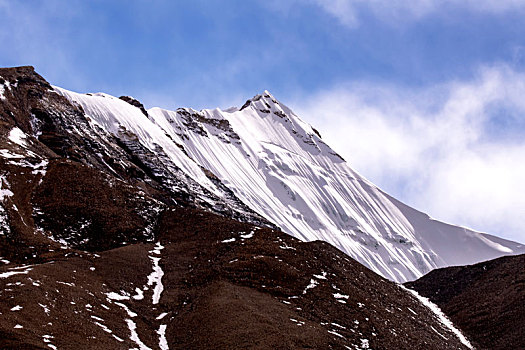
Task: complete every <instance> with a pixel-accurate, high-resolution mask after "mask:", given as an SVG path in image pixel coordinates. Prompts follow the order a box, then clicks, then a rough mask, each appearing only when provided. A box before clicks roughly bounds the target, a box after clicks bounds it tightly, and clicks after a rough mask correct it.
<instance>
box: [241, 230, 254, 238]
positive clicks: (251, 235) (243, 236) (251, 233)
mask: <svg viewBox="0 0 525 350" xmlns="http://www.w3.org/2000/svg"><path fill="white" fill-rule="evenodd" d="M254 233H255V232H253V231H251V232H250V233H248V234H245V235H241V238H244V239H248V238H252V237H253V234H254Z"/></svg>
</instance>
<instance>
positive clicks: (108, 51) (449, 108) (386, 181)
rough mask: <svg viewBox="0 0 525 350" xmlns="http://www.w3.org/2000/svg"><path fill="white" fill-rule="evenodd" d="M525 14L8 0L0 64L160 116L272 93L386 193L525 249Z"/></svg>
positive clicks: (347, 1) (305, 1)
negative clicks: (131, 99) (129, 101)
mask: <svg viewBox="0 0 525 350" xmlns="http://www.w3.org/2000/svg"><path fill="white" fill-rule="evenodd" d="M524 15H525V0H524V1H521V0H499V1H489V0H477V1H474V0H463V1H459V0H421V1H418V2H417V3H415V4H414V2H413V1H408V0H397V1H386V0H368V1H364V0H280V1H277V0H266V1H257V0H254V1H246V0H221V1H219V0H207V1H204V0H202V1H201V0H191V1H161V0H158V1H146V0H143V1H139V0H137V1H132V0H131V1H130V0H128V1H97V0H93V1H75V0H67V1H66V0H64V1H58V0H45V1H43V0H42V1H31V0H27V1H14V0H13V1H9V0H0V42H2V45H1V48H0V66H15V65H33V66H35V67H36V69H37V71H38V72H39V73H41V74H42V75H43V76H44V77H45V78H46V79H47V80H48V81H50V82H51V83H52V84H54V85H58V86H61V87H64V88H67V89H70V90H74V91H79V92H88V91H91V92H93V91H104V92H107V93H110V94H112V95H117V96H120V95H123V94H126V95H133V96H135V97H136V98H138V99H140V100H141V101H142V102H143V103H145V104H146V106H147V107H153V106H161V107H165V108H177V107H179V106H189V107H194V108H211V107H215V106H220V107H229V106H231V105H241V104H242V103H243V102H244V100H246V99H247V98H249V97H251V96H253V95H255V94H257V93H259V92H261V91H263V90H264V89H268V90H270V91H271V92H272V93H273V94H274V95H275V96H276V97H277V98H278V99H280V100H281V101H283V102H284V103H287V104H288V105H290V106H291V107H292V108H293V109H294V110H296V112H298V114H299V115H301V116H302V117H303V119H305V120H306V121H308V122H310V123H311V124H313V125H314V126H316V128H318V129H319V130H320V131H321V132H322V134H323V136H324V138H325V139H326V141H327V142H328V143H329V144H330V145H333V146H334V148H335V149H336V150H338V151H339V152H340V153H342V154H343V156H344V157H345V158H346V159H347V160H348V161H349V162H350V165H351V166H352V167H353V168H355V169H356V170H357V171H359V172H360V173H362V174H363V175H365V176H367V177H368V178H370V179H371V180H372V181H373V182H375V183H376V184H378V185H379V186H380V187H382V188H383V189H385V190H386V191H387V192H389V193H391V194H393V195H394V196H396V197H398V198H400V199H402V200H403V201H405V202H407V203H409V204H411V205H414V206H416V207H417V208H419V209H422V210H424V211H426V212H428V213H429V214H430V215H431V216H433V217H436V218H438V219H442V220H446V221H449V222H452V223H456V224H461V225H467V226H470V227H473V228H475V229H477V230H480V231H485V232H490V233H495V234H497V235H500V236H503V237H508V238H511V239H515V240H519V241H521V242H525V229H524V227H525V218H523V213H524V212H525V200H524V199H523V198H521V197H525V186H524V185H523V184H522V183H521V182H522V180H523V179H525V165H522V164H521V163H525V162H523V160H524V159H525V158H524V157H525V141H523V140H524V137H523V136H524V135H525V117H524V113H525V106H524V104H525V102H522V101H521V100H522V99H523V100H524V101H525V97H524V96H525V86H524V85H525V81H524V76H525V21H524V20H523V18H525V17H524ZM523 182H525V181H523Z"/></svg>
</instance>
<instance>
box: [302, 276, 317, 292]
mask: <svg viewBox="0 0 525 350" xmlns="http://www.w3.org/2000/svg"><path fill="white" fill-rule="evenodd" d="M317 284H318V283H317V281H316V280H314V279H313V278H312V279H311V280H310V284H308V285H307V286H306V288H305V289H304V290H303V294H306V292H307V291H308V289H312V288H315V286H317Z"/></svg>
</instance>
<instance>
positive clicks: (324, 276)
mask: <svg viewBox="0 0 525 350" xmlns="http://www.w3.org/2000/svg"><path fill="white" fill-rule="evenodd" d="M314 277H315V278H317V279H320V280H325V279H326V272H324V271H323V272H322V273H321V275H314Z"/></svg>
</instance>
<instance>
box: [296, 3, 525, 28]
mask: <svg viewBox="0 0 525 350" xmlns="http://www.w3.org/2000/svg"><path fill="white" fill-rule="evenodd" d="M305 3H314V4H316V5H317V6H319V7H320V8H322V9H323V10H324V11H326V12H327V13H329V14H330V15H332V16H334V17H335V18H337V19H338V20H339V21H340V22H341V23H342V24H344V25H346V26H349V27H356V26H358V25H359V16H360V14H361V13H362V12H370V13H372V14H374V15H376V16H378V17H380V18H382V19H387V20H392V21H396V22H397V21H407V20H414V19H419V18H422V17H424V16H427V15H430V14H432V13H435V12H442V13H447V12H449V11H451V10H457V9H460V10H469V11H474V12H485V13H503V12H507V11H515V10H523V9H525V0H497V1H494V0H418V1H411V0H305Z"/></svg>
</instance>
